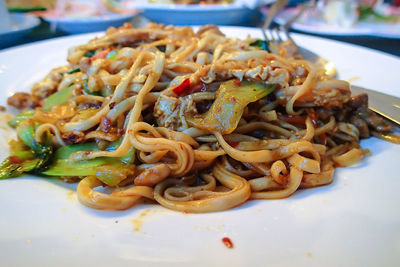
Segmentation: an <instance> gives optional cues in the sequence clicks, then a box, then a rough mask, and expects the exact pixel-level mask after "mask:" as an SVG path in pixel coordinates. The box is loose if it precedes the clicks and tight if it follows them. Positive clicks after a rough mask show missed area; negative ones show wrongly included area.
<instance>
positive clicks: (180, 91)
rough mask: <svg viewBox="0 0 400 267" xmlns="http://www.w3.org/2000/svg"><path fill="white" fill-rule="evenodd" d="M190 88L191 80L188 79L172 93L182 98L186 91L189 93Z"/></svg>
mask: <svg viewBox="0 0 400 267" xmlns="http://www.w3.org/2000/svg"><path fill="white" fill-rule="evenodd" d="M189 88H190V79H189V78H186V79H185V80H184V81H183V82H182V83H181V84H180V85H178V86H177V87H175V88H174V89H173V90H172V91H173V92H174V93H175V94H176V95H178V96H181V95H183V94H184V93H185V92H186V91H188V90H189Z"/></svg>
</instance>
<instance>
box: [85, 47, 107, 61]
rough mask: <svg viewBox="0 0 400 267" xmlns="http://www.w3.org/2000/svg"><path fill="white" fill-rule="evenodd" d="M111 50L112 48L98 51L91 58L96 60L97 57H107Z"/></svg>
mask: <svg viewBox="0 0 400 267" xmlns="http://www.w3.org/2000/svg"><path fill="white" fill-rule="evenodd" d="M110 51H111V48H107V49H105V50H103V51H101V52H97V53H96V54H95V55H94V56H93V57H91V58H90V59H91V60H96V59H103V58H106V56H107V55H108V53H109V52H110Z"/></svg>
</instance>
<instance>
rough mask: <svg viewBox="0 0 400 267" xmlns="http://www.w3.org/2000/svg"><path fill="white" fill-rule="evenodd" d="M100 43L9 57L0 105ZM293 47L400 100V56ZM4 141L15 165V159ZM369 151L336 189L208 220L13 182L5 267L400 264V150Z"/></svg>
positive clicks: (30, 180)
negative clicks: (107, 206)
mask: <svg viewBox="0 0 400 267" xmlns="http://www.w3.org/2000/svg"><path fill="white" fill-rule="evenodd" d="M222 30H223V31H224V32H225V33H226V34H228V35H229V36H235V37H241V38H244V37H246V36H247V34H251V35H252V36H258V37H261V35H260V32H259V30H257V29H250V28H234V27H224V28H222ZM93 36H95V35H93V34H90V35H80V36H73V37H68V38H59V39H54V40H50V41H45V42H39V43H36V44H32V45H25V46H22V47H18V48H15V49H9V50H8V51H5V52H2V53H0V62H1V63H0V84H1V85H2V88H3V90H1V91H0V94H1V95H0V96H1V98H0V99H1V103H0V104H4V103H5V102H6V97H7V96H9V95H10V94H11V93H12V92H16V91H21V90H28V89H29V87H30V86H31V85H32V83H34V82H35V81H38V80H40V79H41V78H42V77H43V76H44V75H45V74H46V73H47V72H48V71H49V70H50V68H52V67H55V66H58V65H60V64H64V63H66V60H65V58H66V55H67V49H68V48H69V47H71V46H74V45H78V44H83V43H85V42H86V41H88V40H89V39H91V38H92V37H93ZM294 38H295V40H296V41H297V42H298V43H299V44H300V45H302V46H304V47H306V48H309V49H313V50H314V51H315V52H317V53H319V54H320V55H322V56H324V57H326V58H328V59H330V60H334V62H335V63H336V64H337V67H338V69H339V72H340V75H341V78H342V79H353V80H354V79H357V80H356V81H355V82H354V83H355V84H358V85H360V86H365V87H369V88H373V89H376V90H381V91H383V92H385V93H389V94H392V95H396V96H400V92H399V90H398V80H399V78H398V71H397V70H399V69H400V59H399V58H396V57H392V56H388V55H386V54H382V53H378V52H374V51H372V50H368V49H364V48H360V47H356V46H351V45H346V44H343V43H339V42H333V41H328V40H324V39H319V38H311V37H306V36H301V35H294ZM38 55H40V60H37V58H38ZM372 66H379V67H378V68H374V67H372ZM21 68H23V72H22V71H21ZM0 129H1V128H0ZM4 134H5V133H3V135H4ZM6 137H7V136H5V138H6ZM0 140H2V142H1V143H0V145H1V148H0V152H1V153H2V154H1V158H4V157H5V156H6V155H7V151H8V149H7V146H6V142H5V141H4V139H3V138H0ZM362 146H363V147H364V148H368V149H370V150H371V152H372V156H370V157H367V158H366V159H364V160H363V161H362V162H361V163H360V164H359V165H357V166H355V167H350V168H345V169H337V171H336V173H335V180H334V182H333V183H332V184H331V185H328V186H323V187H319V188H314V189H307V190H301V191H298V192H296V193H295V194H294V195H293V196H291V197H290V198H287V199H281V200H265V201H249V202H247V203H245V204H244V205H242V206H240V207H237V208H235V209H232V210H229V211H225V212H215V213H208V214H183V213H180V212H175V211H171V210H167V209H164V208H162V207H160V206H153V205H150V204H144V205H139V206H136V207H133V208H131V209H129V210H127V211H121V212H109V211H98V210H92V209H89V208H87V207H85V206H82V205H81V204H80V203H79V202H78V201H77V198H76V193H75V190H74V189H75V186H76V185H70V184H64V183H62V182H59V181H56V180H48V179H45V178H40V177H33V176H24V177H20V178H15V179H10V180H3V181H0V203H1V204H0V214H1V217H0V259H1V260H0V261H1V263H2V264H1V265H3V266H10V265H12V266H26V265H29V266H156V265H158V264H159V263H163V264H164V265H167V266H394V265H396V264H398V262H400V212H399V207H398V203H399V202H400V194H399V191H400V179H399V178H400V175H399V172H398V168H397V167H398V166H397V165H398V164H399V163H398V160H399V154H400V146H398V145H393V144H390V143H387V142H383V141H381V140H377V139H375V138H371V139H368V140H365V141H363V142H362ZM223 237H229V238H230V239H231V240H232V242H233V244H234V248H233V249H228V248H226V247H225V246H224V244H223V243H222V241H221V239H222V238H223Z"/></svg>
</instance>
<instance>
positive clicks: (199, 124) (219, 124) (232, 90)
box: [186, 80, 275, 134]
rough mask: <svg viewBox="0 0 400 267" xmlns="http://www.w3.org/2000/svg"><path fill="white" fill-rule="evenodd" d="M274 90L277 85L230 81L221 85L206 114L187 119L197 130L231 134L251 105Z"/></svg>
mask: <svg viewBox="0 0 400 267" xmlns="http://www.w3.org/2000/svg"><path fill="white" fill-rule="evenodd" d="M274 90H275V85H269V86H267V85H262V84H256V83H252V82H249V81H242V82H240V81H238V80H236V81H235V80H230V81H227V82H224V83H222V84H221V85H220V87H219V88H218V90H217V92H216V97H215V101H214V103H213V104H212V105H211V107H210V109H209V110H208V111H207V112H206V113H205V114H202V115H200V116H196V117H187V118H186V119H187V121H188V122H189V123H190V124H191V125H192V126H194V127H196V128H199V129H205V130H209V131H218V132H220V133H221V134H229V133H231V132H233V131H234V130H235V129H236V127H237V125H238V123H239V121H240V118H241V117H242V114H243V111H244V109H245V107H246V106H247V105H248V104H249V103H251V102H255V101H257V100H259V99H261V98H263V97H265V96H267V95H268V94H270V93H271V92H272V91H274Z"/></svg>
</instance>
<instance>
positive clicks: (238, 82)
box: [233, 80, 242, 86]
mask: <svg viewBox="0 0 400 267" xmlns="http://www.w3.org/2000/svg"><path fill="white" fill-rule="evenodd" d="M233 83H234V84H236V85H238V86H241V85H242V82H241V81H239V80H234V81H233Z"/></svg>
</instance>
